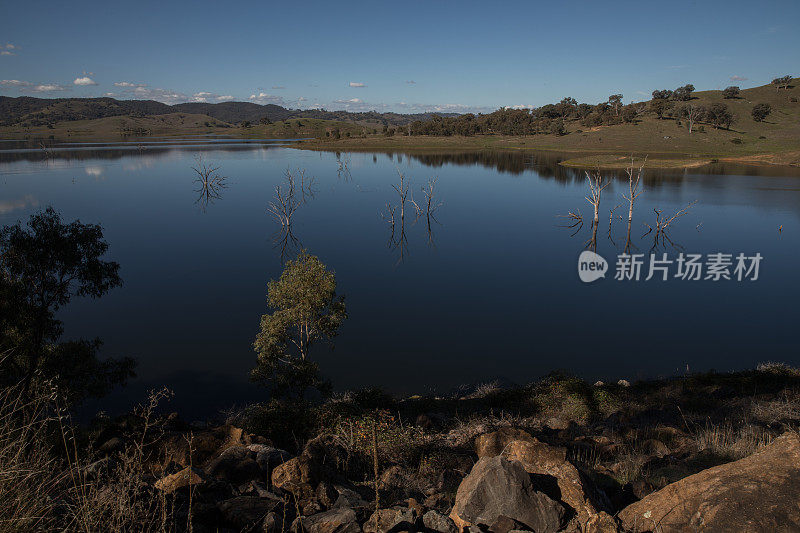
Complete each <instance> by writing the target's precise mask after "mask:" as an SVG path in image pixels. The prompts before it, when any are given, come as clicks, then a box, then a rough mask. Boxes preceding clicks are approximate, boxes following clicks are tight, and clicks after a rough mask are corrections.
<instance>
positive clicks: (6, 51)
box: [0, 43, 19, 56]
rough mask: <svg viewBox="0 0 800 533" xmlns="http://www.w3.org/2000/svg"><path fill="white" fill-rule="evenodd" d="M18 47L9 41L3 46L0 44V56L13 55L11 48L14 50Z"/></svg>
mask: <svg viewBox="0 0 800 533" xmlns="http://www.w3.org/2000/svg"><path fill="white" fill-rule="evenodd" d="M18 48H19V47H18V46H14V45H13V44H11V43H7V44H6V45H5V46H3V45H0V56H13V55H14V52H12V50H16V49H18Z"/></svg>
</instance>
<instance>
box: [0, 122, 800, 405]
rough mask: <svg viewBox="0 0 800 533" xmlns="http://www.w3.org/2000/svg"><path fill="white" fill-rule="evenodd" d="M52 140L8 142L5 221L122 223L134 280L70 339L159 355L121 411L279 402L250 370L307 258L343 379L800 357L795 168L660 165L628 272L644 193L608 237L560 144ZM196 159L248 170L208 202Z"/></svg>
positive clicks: (2, 186) (111, 226) (393, 383)
mask: <svg viewBox="0 0 800 533" xmlns="http://www.w3.org/2000/svg"><path fill="white" fill-rule="evenodd" d="M48 145H50V147H49V148H48V149H47V151H45V150H43V149H41V147H40V146H39V143H38V142H23V141H14V142H12V141H3V142H0V223H2V224H9V223H13V222H16V221H17V220H24V219H26V218H27V217H28V215H29V214H31V213H33V212H35V211H37V210H38V209H41V208H43V207H45V206H47V205H52V206H54V207H55V208H56V209H57V210H59V211H60V212H61V213H62V215H63V217H64V218H65V219H66V220H72V219H75V218H79V219H80V220H81V221H83V222H93V223H99V224H101V225H102V226H103V228H104V230H105V237H106V239H107V240H108V242H109V243H110V245H111V247H110V254H109V255H110V258H111V259H113V260H115V261H118V262H119V263H120V265H121V272H120V274H121V276H122V278H123V281H124V285H123V286H122V287H121V288H117V289H114V290H112V291H111V292H110V293H109V294H108V295H106V296H105V297H103V298H102V299H100V300H80V299H75V300H73V303H71V304H70V305H69V306H68V307H67V308H65V310H64V311H63V313H62V318H63V320H64V322H65V338H71V337H80V336H83V337H95V336H97V337H100V338H102V340H103V341H104V343H105V344H104V348H103V352H102V353H103V354H104V355H106V356H123V355H124V356H131V357H134V358H135V359H136V360H137V361H138V367H137V374H138V377H137V378H136V379H135V380H134V381H133V382H132V383H131V384H130V385H129V386H128V387H127V388H125V389H122V390H119V391H116V392H115V393H113V394H112V395H111V397H110V398H109V401H108V402H105V403H104V404H103V406H104V408H106V409H122V408H124V407H127V406H129V405H130V404H132V403H136V402H139V401H141V400H142V399H143V395H144V390H145V389H148V388H153V387H159V386H162V385H166V386H169V387H171V388H172V389H173V390H174V391H175V393H176V397H175V399H174V400H173V405H174V408H175V409H177V410H180V411H182V412H183V413H184V414H185V415H186V416H204V415H208V414H210V413H214V412H216V411H217V410H218V409H220V408H226V407H229V406H231V405H234V404H238V405H241V404H243V403H245V402H248V401H254V400H259V399H265V397H266V394H265V392H264V391H263V390H262V389H259V388H258V387H255V386H253V385H251V384H250V383H249V382H248V373H249V371H250V369H251V368H252V367H253V365H254V362H255V353H254V352H253V350H252V341H253V339H254V337H255V334H256V332H257V330H258V327H259V317H260V315H261V314H263V313H264V312H266V310H267V307H266V284H267V281H268V280H270V279H273V278H277V277H278V276H279V275H280V272H281V268H282V259H285V258H287V257H289V258H290V257H293V256H294V255H296V254H297V252H298V250H299V249H301V248H305V249H306V250H308V251H309V252H310V253H313V254H314V255H317V256H318V257H319V258H320V259H321V260H322V261H323V262H324V263H325V264H326V265H327V266H328V267H329V268H331V269H332V270H334V271H335V272H336V279H337V283H338V291H339V292H340V293H341V294H344V295H346V301H347V309H348V313H349V319H348V320H347V322H346V323H345V325H344V327H343V328H342V330H341V333H340V335H339V337H338V338H337V340H336V346H335V349H334V350H333V351H328V350H327V349H318V350H317V351H316V352H314V353H313V355H314V357H316V359H317V360H318V361H319V362H320V364H321V367H322V371H323V373H324V374H325V376H326V377H328V378H329V379H331V380H332V382H333V385H334V387H335V389H337V390H345V389H349V388H357V387H364V386H373V385H374V386H380V387H383V388H385V389H387V390H389V391H391V392H393V393H397V394H414V393H431V392H437V393H449V392H452V391H453V390H454V389H455V388H456V387H458V386H459V385H463V384H476V383H480V382H487V381H492V380H495V379H497V380H500V381H501V382H513V383H519V384H522V383H526V382H529V381H532V380H535V379H537V378H539V377H541V376H543V375H545V374H547V373H548V372H550V371H552V370H555V369H564V370H567V371H570V372H574V373H576V374H578V375H580V376H583V377H586V378H588V379H592V380H594V379H603V380H614V381H616V380H617V379H627V380H629V381H632V380H635V379H637V378H645V377H657V376H669V375H676V374H682V373H684V372H687V371H690V372H695V371H704V370H709V369H716V370H719V371H727V370H735V369H745V368H752V367H754V366H755V365H756V364H757V363H759V362H761V361H769V360H777V361H784V362H787V363H790V364H799V363H800V352H799V351H798V349H797V340H796V337H795V336H794V335H795V333H796V329H795V328H797V325H798V319H800V311H798V307H797V305H798V304H797V297H798V296H799V295H800V274H798V259H800V246H798V245H800V238H798V235H800V169H797V168H794V169H792V168H780V167H742V166H732V165H722V164H715V165H709V166H707V167H703V168H697V169H689V170H675V171H655V170H653V171H649V170H647V169H645V174H644V178H643V185H644V192H643V193H642V194H641V196H640V197H639V198H638V199H637V201H636V206H635V212H634V218H633V224H632V234H631V237H632V243H631V248H630V250H631V253H634V254H643V258H642V260H643V262H644V266H643V270H642V275H641V278H640V280H639V281H634V280H616V279H615V272H616V268H617V267H616V264H617V261H618V259H617V256H618V254H620V253H622V252H623V251H624V248H625V241H626V221H627V204H626V205H624V206H623V207H620V208H618V209H617V210H616V211H615V215H617V217H618V216H619V215H622V216H624V218H625V220H624V221H623V220H620V219H619V218H616V219H615V220H614V222H613V224H612V227H611V231H610V232H609V210H610V209H611V208H612V207H614V206H616V205H617V204H621V203H624V202H626V201H625V200H624V199H623V198H622V194H623V193H627V189H628V184H627V178H625V181H619V180H618V179H617V180H613V181H612V182H611V184H610V185H609V186H608V187H607V188H606V189H605V190H603V196H602V199H601V201H602V204H601V207H600V217H599V218H600V223H599V226H598V231H597V238H596V243H595V244H594V245H592V243H591V242H587V241H588V240H590V237H591V233H592V232H591V221H590V219H591V213H592V207H591V206H590V205H589V203H588V202H587V201H586V199H585V198H584V196H585V195H587V194H588V186H587V180H586V178H585V175H584V174H583V172H581V171H576V170H570V169H566V168H564V167H561V166H559V165H558V161H560V160H562V159H563V158H562V157H560V156H559V155H557V154H523V153H520V152H478V153H474V152H473V153H453V154H430V155H413V154H401V153H338V154H337V153H331V152H313V151H304V150H298V149H295V148H292V147H291V143H290V142H286V141H280V140H275V141H270V140H263V141H255V140H254V141H242V140H233V139H221V138H182V139H153V138H150V139H147V140H144V141H135V142H120V143H77V142H76V143H52V142H48ZM198 155H202V158H203V161H204V162H205V163H206V164H208V165H213V166H214V167H219V170H218V174H219V175H222V176H225V177H226V181H225V187H224V188H221V189H219V190H218V191H216V192H214V191H212V192H211V193H210V194H209V195H208V196H207V197H206V200H207V202H205V201H203V198H202V197H200V193H201V192H202V191H198V187H199V186H198V183H197V182H196V178H197V175H196V173H195V172H194V171H193V170H192V166H194V165H195V164H196V161H195V158H196V157H197V156H198ZM287 169H289V170H290V171H291V172H293V173H295V174H297V173H298V172H299V171H300V170H304V171H305V176H307V177H309V178H311V177H313V182H312V183H311V191H308V192H309V194H308V195H307V197H306V198H305V202H304V203H303V205H301V206H300V207H299V209H298V210H297V212H296V214H295V215H294V217H293V222H292V235H291V236H286V235H285V234H282V233H281V231H280V225H279V224H278V223H277V222H276V220H275V219H274V218H273V217H271V216H270V214H269V212H268V206H269V202H270V201H272V200H273V196H274V191H275V187H276V185H278V184H280V183H281V182H282V181H283V180H284V178H285V173H286V171H287ZM398 172H402V173H403V174H404V175H405V180H406V183H408V184H409V185H410V190H411V191H412V192H413V198H414V200H416V202H417V203H420V204H422V200H423V199H424V196H423V193H422V191H421V188H422V187H423V186H425V185H426V184H427V183H428V180H429V179H431V178H436V185H435V191H436V196H435V203H437V204H438V203H441V206H440V207H439V208H438V210H437V211H436V212H435V219H434V220H431V223H430V225H429V224H428V222H427V218H426V217H425V216H424V214H423V216H422V217H420V218H418V219H416V220H415V216H414V209H413V207H412V206H411V204H410V203H408V202H407V203H406V208H405V212H406V215H405V223H404V227H403V228H402V229H401V227H400V222H399V213H396V215H395V217H396V222H395V227H394V234H393V233H392V227H391V225H390V223H389V222H388V220H387V219H388V216H389V215H388V210H387V207H386V204H387V202H390V203H391V204H397V202H398V198H397V196H398V195H397V193H396V192H395V191H394V189H393V188H392V184H397V183H398V181H399V178H398ZM612 174H613V173H610V172H609V173H606V175H607V176H611V175H612ZM617 174H619V173H617ZM617 177H619V176H617ZM694 201H697V203H696V204H695V205H694V206H693V207H691V209H689V210H688V211H687V212H686V214H685V215H684V216H681V217H678V218H676V219H675V220H674V221H673V222H672V223H671V225H670V226H669V228H668V229H667V233H666V235H664V236H663V237H666V238H661V237H660V238H659V239H658V240H656V239H655V238H654V237H656V236H657V234H658V232H657V231H654V232H650V233H649V234H646V233H647V232H648V226H647V225H646V224H649V225H650V226H651V227H652V226H655V222H656V213H655V212H654V209H658V210H661V211H662V212H663V215H666V217H667V218H668V217H670V216H672V215H673V214H675V213H676V212H678V211H680V210H681V209H682V208H684V207H686V206H687V204H690V203H691V202H694ZM570 211H571V212H574V213H578V211H580V213H582V215H583V217H584V224H583V226H581V225H580V224H578V225H577V226H575V227H566V226H572V225H573V224H574V222H573V221H572V220H571V219H569V218H564V217H563V215H566V214H567V213H568V212H570ZM779 227H782V230H781V231H779ZM576 230H577V231H576ZM645 234H646V235H645ZM654 234H655V235H654ZM587 248H592V249H595V250H596V252H597V253H598V254H599V255H600V256H602V257H603V258H605V259H606V260H607V262H608V271H607V272H606V274H605V278H601V279H598V280H597V281H594V282H592V283H584V282H582V281H581V279H579V276H578V257H579V255H580V254H581V252H583V251H584V250H586V249H587ZM651 252H652V253H654V254H656V258H657V259H662V254H667V260H668V261H675V260H677V258H678V254H680V253H681V252H683V253H685V254H703V261H705V260H707V259H708V254H715V253H723V254H732V263H733V264H732V265H731V266H730V268H729V271H730V272H729V273H730V277H731V278H732V279H730V280H725V279H720V280H719V281H713V280H711V279H709V280H706V279H700V280H690V279H681V278H680V277H675V276H674V274H675V273H676V272H677V263H672V264H671V267H670V268H671V270H670V271H669V272H668V277H669V279H668V280H667V281H663V280H662V279H661V274H660V273H658V274H657V275H656V276H654V277H653V279H650V280H647V281H646V280H645V277H646V275H647V273H648V265H649V261H650V253H651ZM740 253H742V254H744V256H746V257H747V258H749V257H754V256H755V255H756V254H760V256H761V257H762V259H761V261H760V263H759V272H758V279H756V280H752V279H748V278H747V277H745V279H743V280H742V281H738V280H737V279H736V275H735V272H734V269H735V266H736V256H738V255H739V254H740ZM705 274H706V272H705V271H704V272H703V276H702V278H705ZM753 274H754V272H753V271H752V270H751V271H750V276H751V277H752V276H753ZM109 402H110V403H109ZM109 406H111V407H109Z"/></svg>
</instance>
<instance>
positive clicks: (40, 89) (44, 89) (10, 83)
mask: <svg viewBox="0 0 800 533" xmlns="http://www.w3.org/2000/svg"><path fill="white" fill-rule="evenodd" d="M0 85H2V86H3V87H17V88H18V89H19V90H20V91H21V92H27V91H29V92H34V93H49V92H53V91H66V90H68V87H64V86H63V85H59V84H57V83H43V84H38V85H37V84H35V83H31V82H29V81H22V80H2V81H0Z"/></svg>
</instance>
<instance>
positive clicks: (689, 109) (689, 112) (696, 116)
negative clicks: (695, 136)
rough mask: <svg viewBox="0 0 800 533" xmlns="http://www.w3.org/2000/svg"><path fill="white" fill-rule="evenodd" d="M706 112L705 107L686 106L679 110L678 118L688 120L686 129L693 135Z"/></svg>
mask: <svg viewBox="0 0 800 533" xmlns="http://www.w3.org/2000/svg"><path fill="white" fill-rule="evenodd" d="M705 114H706V110H705V108H704V107H702V106H699V105H694V104H685V105H683V106H681V107H680V109H678V116H679V117H681V118H682V119H685V120H686V127H687V129H688V130H689V134H690V135H691V133H692V130H693V129H694V125H695V123H696V122H699V121H700V120H702V119H703V116H705Z"/></svg>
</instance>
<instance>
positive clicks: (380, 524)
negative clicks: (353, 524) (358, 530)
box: [364, 507, 417, 533]
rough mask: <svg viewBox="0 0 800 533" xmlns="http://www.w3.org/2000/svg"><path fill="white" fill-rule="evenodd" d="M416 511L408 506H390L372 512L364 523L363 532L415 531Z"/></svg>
mask: <svg viewBox="0 0 800 533" xmlns="http://www.w3.org/2000/svg"><path fill="white" fill-rule="evenodd" d="M416 521H417V513H416V512H415V511H414V509H411V508H409V507H391V508H389V509H380V510H378V511H375V512H374V513H372V516H370V518H369V520H367V521H366V523H365V524H364V533H388V532H390V531H391V532H395V531H416V527H415V524H416Z"/></svg>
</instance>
